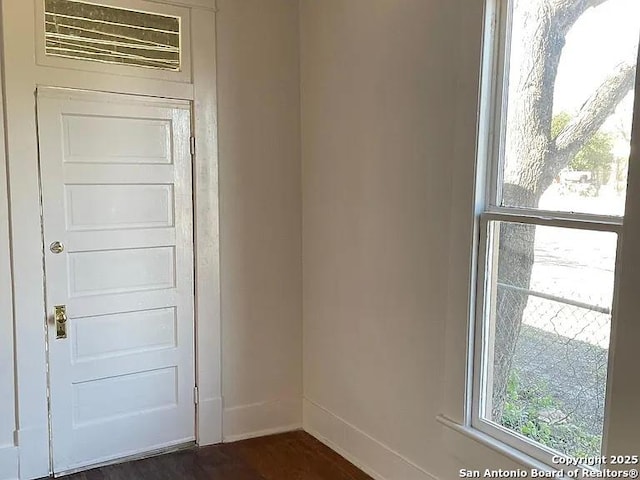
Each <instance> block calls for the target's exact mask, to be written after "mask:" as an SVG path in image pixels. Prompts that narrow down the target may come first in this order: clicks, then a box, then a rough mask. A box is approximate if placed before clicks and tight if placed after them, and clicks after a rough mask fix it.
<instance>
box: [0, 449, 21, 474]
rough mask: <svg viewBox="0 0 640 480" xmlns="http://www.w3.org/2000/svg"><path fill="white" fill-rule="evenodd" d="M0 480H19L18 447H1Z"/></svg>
mask: <svg viewBox="0 0 640 480" xmlns="http://www.w3.org/2000/svg"><path fill="white" fill-rule="evenodd" d="M0 480H18V447H14V446H13V445H10V446H1V447H0Z"/></svg>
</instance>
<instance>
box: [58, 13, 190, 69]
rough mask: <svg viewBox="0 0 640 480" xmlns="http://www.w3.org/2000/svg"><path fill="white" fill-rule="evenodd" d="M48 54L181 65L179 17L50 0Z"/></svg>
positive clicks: (151, 65)
mask: <svg viewBox="0 0 640 480" xmlns="http://www.w3.org/2000/svg"><path fill="white" fill-rule="evenodd" d="M45 53H46V54H47V55H53V56H57V57H65V58H73V59H79V60H89V61H94V62H102V63H115V64H121V65H129V66H136V67H146V68H156V69H162V70H173V71H179V70H180V18H178V17H171V16H165V15H157V14H152V13H145V12H137V11H131V10H126V9H122V8H114V7H107V6H104V5H95V4H92V3H85V2H77V1H71V0H45Z"/></svg>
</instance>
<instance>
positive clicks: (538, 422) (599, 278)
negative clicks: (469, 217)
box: [481, 222, 617, 456]
mask: <svg viewBox="0 0 640 480" xmlns="http://www.w3.org/2000/svg"><path fill="white" fill-rule="evenodd" d="M616 243H617V235H616V234H614V233H610V232H596V231H585V230H577V229H569V228H559V227H545V226H533V225H524V224H516V223H509V222H491V224H490V225H489V244H490V246H489V256H488V258H489V261H488V277H487V278H488V287H487V292H486V295H485V300H486V302H485V305H486V306H485V312H486V317H487V320H488V321H487V322H486V325H485V350H484V365H485V370H484V372H485V375H484V382H483V384H484V385H483V389H482V397H483V398H482V401H481V415H482V416H483V418H485V419H486V420H489V421H492V422H495V423H497V424H499V425H501V426H503V427H505V428H507V429H509V430H511V431H512V432H514V433H517V434H519V435H522V436H524V437H527V438H529V439H532V440H534V441H536V442H538V443H540V444H542V445H545V446H547V447H549V448H552V449H555V450H558V451H560V452H562V453H564V454H567V455H569V456H585V455H587V456H590V455H594V456H595V455H600V448H601V440H602V430H603V421H604V401H605V386H606V376H607V363H608V354H609V335H610V331H611V313H610V312H611V304H612V298H613V279H614V267H615V255H616Z"/></svg>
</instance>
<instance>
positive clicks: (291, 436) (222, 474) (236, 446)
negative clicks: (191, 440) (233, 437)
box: [64, 432, 372, 480]
mask: <svg viewBox="0 0 640 480" xmlns="http://www.w3.org/2000/svg"><path fill="white" fill-rule="evenodd" d="M64 478H65V479H66V480H155V479H158V480H170V479H181V480H182V479H183V480H372V479H371V477H369V476H368V475H365V474H364V473H363V472H362V471H360V470H359V469H357V468H356V467H355V466H353V465H352V464H351V463H349V462H347V461H346V460H345V459H344V458H342V457H341V456H340V455H338V454H337V453H335V452H333V451H332V450H330V449H329V448H327V447H325V446H324V445H323V444H321V443H320V442H318V441H317V440H316V439H314V438H313V437H311V436H310V435H308V434H306V433H304V432H291V433H285V434H281V435H273V436H270V437H262V438H255V439H251V440H245V441H242V442H236V443H228V444H223V445H216V446H213V447H204V448H201V449H193V450H186V451H181V452H177V453H172V454H168V455H163V456H160V457H154V458H149V459H146V460H138V461H136V462H130V463H124V464H120V465H112V466H109V467H102V468H98V469H96V470H90V471H87V472H83V473H78V474H75V475H71V476H68V477H64Z"/></svg>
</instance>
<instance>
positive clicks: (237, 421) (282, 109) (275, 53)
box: [217, 0, 302, 440]
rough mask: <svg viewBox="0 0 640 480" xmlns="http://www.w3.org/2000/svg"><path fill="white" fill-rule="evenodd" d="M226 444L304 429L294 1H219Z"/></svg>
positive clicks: (297, 76)
mask: <svg viewBox="0 0 640 480" xmlns="http://www.w3.org/2000/svg"><path fill="white" fill-rule="evenodd" d="M217 36H218V39H217V49H218V51H217V54H218V101H219V104H218V121H219V125H218V134H219V149H220V150H219V151H220V155H219V158H220V208H221V211H220V234H221V240H220V249H221V289H222V299H221V301H222V369H223V376H222V382H223V384H222V388H223V398H224V416H223V430H224V437H225V439H227V440H229V439H234V438H238V437H242V436H246V435H251V434H255V433H256V432H259V431H269V430H273V429H280V428H286V427H294V426H299V425H300V424H301V414H302V413H301V403H300V400H301V395H302V370H301V361H302V306H301V298H302V294H301V268H302V267H301V228H302V227H301V192H300V102H299V52H298V2H297V1H296V0H269V1H266V0H241V1H239V0H218V13H217Z"/></svg>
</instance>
